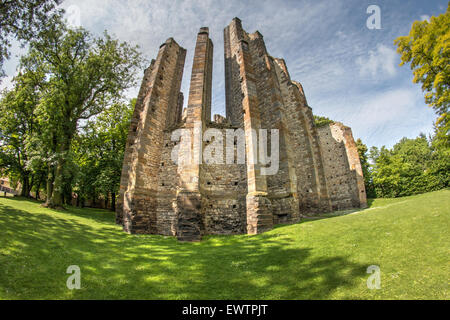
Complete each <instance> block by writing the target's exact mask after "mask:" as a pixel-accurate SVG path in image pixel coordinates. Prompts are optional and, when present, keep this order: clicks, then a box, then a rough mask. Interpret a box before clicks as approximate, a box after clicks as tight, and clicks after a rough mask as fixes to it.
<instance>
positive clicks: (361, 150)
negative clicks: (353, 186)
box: [356, 138, 376, 198]
mask: <svg viewBox="0 0 450 320" xmlns="http://www.w3.org/2000/svg"><path fill="white" fill-rule="evenodd" d="M356 147H357V149H358V155H359V160H360V162H361V168H362V172H363V176H364V185H365V187H366V194H367V196H368V197H369V198H375V197H376V193H375V190H374V188H373V182H372V172H371V171H370V163H369V158H368V155H367V152H368V150H369V149H368V148H367V146H366V145H365V144H364V143H363V142H362V140H361V139H359V138H358V140H356Z"/></svg>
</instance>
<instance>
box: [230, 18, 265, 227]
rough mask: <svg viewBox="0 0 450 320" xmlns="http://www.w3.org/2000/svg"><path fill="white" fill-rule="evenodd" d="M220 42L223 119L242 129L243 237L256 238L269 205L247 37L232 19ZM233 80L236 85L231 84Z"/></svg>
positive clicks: (236, 19) (237, 22) (255, 76)
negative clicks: (260, 159)
mask: <svg viewBox="0 0 450 320" xmlns="http://www.w3.org/2000/svg"><path fill="white" fill-rule="evenodd" d="M224 39H225V73H226V75H225V82H226V90H227V97H226V98H227V102H226V103H227V107H226V109H227V116H228V115H230V118H231V121H232V123H233V124H237V125H240V124H242V123H243V125H244V132H245V143H246V161H247V184H248V194H247V200H246V201H247V233H248V234H256V233H261V232H264V231H267V230H269V229H271V228H272V227H273V215H272V212H271V203H270V200H269V199H268V197H267V179H266V176H264V175H261V165H260V164H259V163H258V155H257V153H258V146H257V143H258V139H257V133H258V131H259V129H261V119H260V112H259V109H258V93H257V86H256V78H257V75H256V74H255V72H254V68H253V66H252V55H251V53H250V47H249V39H248V35H247V34H246V33H245V31H244V30H243V29H242V24H241V21H240V20H239V19H238V18H234V19H233V21H232V22H231V23H230V25H229V26H227V27H226V28H225V30H224ZM237 76H238V77H239V82H236V81H235V80H236V77H237ZM239 83H240V84H239ZM239 109H240V110H239ZM240 114H243V116H241V115H240Z"/></svg>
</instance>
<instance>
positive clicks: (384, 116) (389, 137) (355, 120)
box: [330, 85, 435, 146]
mask: <svg viewBox="0 0 450 320" xmlns="http://www.w3.org/2000/svg"><path fill="white" fill-rule="evenodd" d="M361 101H362V102H363V103H362V104H358V103H361ZM341 103H342V102H341ZM344 103H347V105H337V106H336V105H335V106H334V107H335V108H336V110H339V111H336V113H335V114H334V115H330V116H331V118H332V119H335V120H338V121H339V120H340V121H343V122H344V123H345V124H346V125H348V126H350V127H352V130H353V133H354V136H355V138H356V137H360V138H362V139H363V141H364V142H365V143H367V144H368V145H377V146H381V145H387V146H392V145H393V144H394V143H395V142H397V141H398V140H399V139H401V138H402V137H404V136H406V137H409V138H413V137H416V136H417V135H419V133H421V132H425V133H431V132H432V123H433V121H434V119H435V114H434V112H433V110H432V109H431V108H429V107H427V106H426V105H425V102H424V99H423V94H422V92H421V91H420V88H418V87H417V86H413V85H411V86H407V87H401V88H398V89H391V90H387V91H384V92H381V93H377V94H374V95H370V94H367V95H364V96H357V97H353V98H352V99H351V100H350V101H346V102H344ZM339 104H340V103H339Z"/></svg>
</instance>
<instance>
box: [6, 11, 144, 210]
mask: <svg viewBox="0 0 450 320" xmlns="http://www.w3.org/2000/svg"><path fill="white" fill-rule="evenodd" d="M28 46H29V51H28V53H27V54H26V55H24V56H23V57H22V58H21V60H20V65H19V70H20V72H19V75H18V76H16V78H15V79H14V81H13V83H14V88H13V89H12V90H11V91H9V92H4V94H3V98H2V100H1V103H0V104H1V106H0V108H1V109H0V110H1V111H2V113H1V114H0V123H1V124H2V126H1V128H0V145H1V149H0V151H1V153H0V155H1V157H0V159H1V160H0V161H1V162H2V163H1V166H2V167H3V168H4V169H3V171H8V172H6V173H7V174H9V175H10V176H11V177H17V179H18V180H19V181H20V182H21V184H22V186H23V188H22V190H23V193H24V195H29V191H30V190H28V189H29V188H28V187H27V186H28V185H30V188H31V187H32V186H33V185H35V184H36V183H35V181H30V179H31V180H32V179H33V178H34V177H36V178H39V179H38V181H39V183H38V184H37V185H36V186H35V188H37V189H39V188H41V186H42V185H43V184H45V185H46V199H47V205H49V206H52V207H61V206H63V203H64V202H68V201H69V200H70V199H71V198H72V191H73V188H74V187H75V188H76V187H77V186H75V183H76V181H77V179H78V175H79V170H78V169H79V168H78V166H79V163H77V162H76V161H78V160H79V159H80V158H79V157H77V156H78V155H77V154H76V153H74V150H73V147H74V139H76V138H77V137H78V136H79V135H86V132H88V131H89V130H91V131H93V130H94V129H95V130H94V131H95V132H97V135H94V134H92V135H91V136H90V138H91V139H92V141H91V142H90V143H91V144H93V147H99V146H102V147H107V146H109V147H110V148H112V149H113V150H114V155H115V156H116V158H114V159H115V160H114V161H115V162H117V161H119V160H117V159H118V158H117V156H119V158H120V153H121V151H120V150H119V149H120V146H121V145H122V144H123V143H122V140H123V138H120V139H119V137H117V134H116V136H115V137H114V139H113V138H111V139H112V140H108V139H107V137H106V136H105V134H109V135H113V133H112V131H111V130H112V129H108V128H107V123H108V122H107V121H109V123H108V124H109V126H116V125H119V123H120V125H119V126H123V124H122V123H121V121H122V118H123V117H125V115H126V114H128V106H126V105H124V99H123V96H124V92H125V90H127V89H128V88H130V87H131V86H134V85H135V84H136V74H137V72H136V71H137V69H139V68H140V67H141V66H142V63H143V59H142V56H141V53H140V52H139V51H138V48H137V47H132V46H130V45H129V44H127V43H126V42H119V41H118V40H116V39H113V38H112V37H111V36H110V35H109V34H108V33H106V32H105V33H104V34H103V35H102V36H100V37H94V36H92V35H91V34H90V33H89V32H88V31H86V30H85V29H83V28H76V29H71V28H69V27H67V25H66V24H65V22H64V21H62V20H61V19H60V18H59V17H56V16H55V17H53V19H52V20H51V21H50V22H49V23H48V25H47V26H46V27H45V28H44V29H42V30H41V31H40V32H39V33H38V34H37V35H36V36H35V37H34V38H32V39H31V40H30V41H29V42H28ZM92 119H94V120H92ZM124 119H125V120H124V121H127V118H124ZM93 121H94V122H93ZM97 121H98V124H96V125H94V124H93V123H97ZM113 122H115V123H114V124H113ZM100 125H102V126H103V127H96V126H100ZM30 128H32V130H31V129H30ZM121 129H122V127H121ZM83 130H88V131H83ZM101 130H105V133H99V132H100V131H101ZM117 130H118V129H117ZM121 132H122V131H121ZM102 139H103V141H102V143H103V144H101V143H100V142H99V140H102ZM94 140H95V141H94ZM119 140H120V141H119ZM95 143H97V144H95ZM111 143H113V144H115V145H114V147H113V146H111V145H110V144H111ZM97 151H98V149H97ZM102 153H104V154H105V159H104V160H103V163H102V164H101V166H104V168H109V170H110V173H109V174H105V172H104V171H101V172H100V174H101V176H100V178H99V177H97V179H96V181H97V184H98V183H100V182H99V181H102V183H101V186H97V189H98V190H99V191H100V192H103V193H106V192H107V191H106V190H107V189H108V192H110V193H111V192H113V190H114V188H115V187H114V186H116V185H117V183H116V180H117V179H115V180H114V179H113V178H111V179H110V181H109V180H108V179H109V178H110V177H111V176H112V175H113V173H114V174H117V170H116V167H117V164H114V165H111V162H112V161H113V159H112V158H111V157H112V156H113V155H112V154H111V153H107V152H106V150H103V151H102ZM90 154H92V155H94V154H93V153H92V152H91V153H90ZM95 156H96V157H98V153H97V154H95ZM107 156H109V158H107ZM111 168H114V170H113V169H111ZM105 170H106V169H105ZM30 174H31V176H30ZM118 176H119V177H120V172H119V174H118ZM27 177H28V178H27ZM30 177H31V178H30ZM43 179H44V180H46V181H45V182H42V180H43ZM107 180H108V181H107ZM107 184H109V186H108V187H105V185H107ZM113 185H114V186H113Z"/></svg>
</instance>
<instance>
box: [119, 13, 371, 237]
mask: <svg viewBox="0 0 450 320" xmlns="http://www.w3.org/2000/svg"><path fill="white" fill-rule="evenodd" d="M224 43H225V87H226V88H225V89H226V117H223V116H219V115H215V116H214V121H211V84H212V65H213V64H212V60H213V44H212V41H211V39H210V38H209V32H208V28H205V27H204V28H201V29H200V32H199V33H198V35H197V43H196V48H195V53H194V62H193V66H192V74H191V84H190V91H189V97H188V105H187V108H186V109H184V110H182V105H183V95H182V93H180V86H181V78H182V73H183V66H184V59H185V55H186V51H185V50H184V49H183V48H181V47H180V46H179V45H178V44H177V43H176V42H175V41H174V40H173V39H172V38H170V39H168V40H167V41H166V42H165V43H164V44H163V45H162V46H161V48H160V50H159V53H158V57H157V58H156V60H153V61H152V63H151V65H150V67H149V68H148V69H147V70H146V71H145V74H144V79H143V81H142V86H141V89H140V92H139V96H138V99H137V103H136V107H135V111H134V115H133V119H132V122H131V126H130V131H129V134H128V142H127V146H126V150H125V159H124V164H123V170H122V178H121V187H120V197H119V205H118V207H117V223H119V224H121V225H123V227H124V230H125V231H127V232H130V233H152V234H162V235H176V236H177V237H178V239H179V240H182V241H198V240H200V239H201V236H202V235H204V234H240V233H249V234H255V233H261V232H264V231H266V230H269V229H271V228H272V227H273V225H274V224H278V223H294V222H297V221H299V220H300V219H301V217H302V216H307V215H312V214H316V213H320V212H327V211H331V210H333V209H343V208H353V207H361V206H365V204H366V197H365V190H364V180H363V179H362V170H361V164H360V162H359V158H358V153H357V149H356V144H355V142H354V140H353V137H352V134H351V130H350V128H348V127H345V126H343V125H342V124H333V125H331V126H327V127H325V128H316V126H315V124H314V117H313V113H312V110H311V108H310V107H309V106H308V103H307V101H306V98H305V95H304V92H303V88H302V86H301V84H300V83H298V82H295V81H293V80H291V78H290V75H289V72H288V70H287V66H286V63H285V61H284V60H283V59H277V58H273V57H272V56H270V55H269V54H268V52H267V49H266V47H265V43H264V40H263V36H262V35H261V34H260V33H259V32H258V31H257V32H255V33H253V34H249V33H247V32H245V31H244V29H243V28H242V24H241V21H240V20H239V19H238V18H235V19H233V20H232V22H231V23H230V24H229V25H228V26H227V27H226V28H225V30H224ZM175 129H187V132H189V134H188V137H187V140H183V139H182V140H181V141H180V142H176V141H172V140H173V132H174V130H175ZM211 129H215V132H218V133H222V134H223V136H225V137H226V139H227V140H226V141H227V142H228V143H226V147H225V148H224V147H223V146H222V145H220V146H221V147H222V148H223V151H224V153H226V150H229V151H230V152H231V153H232V154H235V155H236V154H237V150H238V147H239V146H240V143H242V146H243V148H244V149H243V150H245V159H244V160H243V161H239V159H237V160H236V161H233V162H227V164H225V163H223V164H222V163H220V162H219V163H214V162H208V160H206V161H205V160H204V159H203V157H202V155H203V152H205V151H207V150H208V148H210V147H212V146H213V145H215V146H217V143H218V141H217V137H216V136H211V137H209V136H208V132H210V131H211ZM260 129H268V130H271V129H277V130H278V132H279V140H278V141H279V147H278V151H279V165H278V170H277V171H276V173H275V174H269V175H267V174H264V172H265V171H267V167H268V166H269V165H266V164H261V163H260V162H258V161H254V159H257V157H258V152H261V150H259V148H261V146H260V145H258V143H257V141H258V138H261V134H262V133H261V132H260ZM236 130H241V132H242V133H243V135H242V137H243V138H242V141H239V138H236V139H235V137H234V136H233V134H236V132H238V131H236ZM230 135H231V138H229V137H230ZM198 137H200V138H198ZM270 139H272V138H270ZM186 141H189V143H186ZM270 141H271V140H269V145H270V146H271V142H270ZM244 144H245V146H244ZM177 148H178V153H177V156H176V157H178V158H177V161H176V162H177V163H176V162H174V161H173V151H174V150H175V149H177ZM227 148H229V149H227ZM269 149H270V148H269ZM189 150H192V152H188V151H189ZM214 152H215V151H214ZM237 158H239V157H237ZM186 160H190V161H186Z"/></svg>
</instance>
